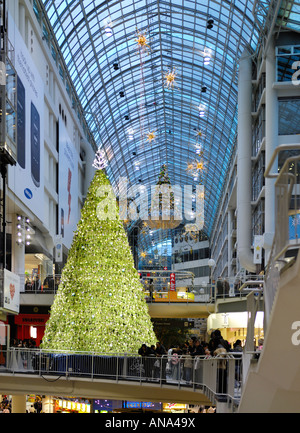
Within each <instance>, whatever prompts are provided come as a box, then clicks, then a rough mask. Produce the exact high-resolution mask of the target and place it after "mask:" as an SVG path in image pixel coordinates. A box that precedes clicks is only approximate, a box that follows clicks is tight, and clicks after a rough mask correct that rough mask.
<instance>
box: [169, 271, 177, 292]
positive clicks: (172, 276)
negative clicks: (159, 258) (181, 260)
mask: <svg viewBox="0 0 300 433" xmlns="http://www.w3.org/2000/svg"><path fill="white" fill-rule="evenodd" d="M175 290H176V280H175V274H174V272H172V273H171V274H170V291H175Z"/></svg>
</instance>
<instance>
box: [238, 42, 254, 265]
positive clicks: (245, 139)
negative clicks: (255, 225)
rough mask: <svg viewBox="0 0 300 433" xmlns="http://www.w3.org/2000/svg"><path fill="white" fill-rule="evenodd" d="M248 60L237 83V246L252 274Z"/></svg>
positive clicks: (244, 59)
mask: <svg viewBox="0 0 300 433" xmlns="http://www.w3.org/2000/svg"><path fill="white" fill-rule="evenodd" d="M251 110H252V59H251V55H250V53H249V52H248V50H245V51H244V53H243V54H242V56H241V58H240V64H239V82H238V140H237V141H238V147H237V246H238V251H237V252H238V259H239V262H240V265H241V267H243V268H245V269H246V270H247V271H249V272H255V265H254V263H253V253H252V251H251V224H252V219H251V213H252V209H251V192H252V191H251V188H252V182H251V155H252V116H251Z"/></svg>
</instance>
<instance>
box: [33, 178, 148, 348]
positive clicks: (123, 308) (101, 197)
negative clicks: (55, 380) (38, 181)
mask: <svg viewBox="0 0 300 433" xmlns="http://www.w3.org/2000/svg"><path fill="white" fill-rule="evenodd" d="M110 188H111V187H110V184H109V181H108V179H107V177H106V176H105V174H104V173H103V172H102V171H101V170H98V171H96V174H95V177H94V179H93V181H92V182H91V185H90V187H89V191H88V194H87V198H86V201H85V204H84V207H83V209H82V212H81V219H80V221H79V223H78V226H77V230H76V232H75V233H74V238H73V243H72V246H71V248H70V251H69V256H68V261H67V263H66V265H65V267H64V269H63V272H62V280H61V283H60V285H59V288H58V292H57V294H56V296H55V299H54V302H53V305H52V307H51V312H50V318H49V320H48V322H47V324H46V329H45V334H44V338H43V341H42V346H41V347H42V348H45V349H57V350H75V351H97V352H105V353H122V352H127V353H130V352H132V353H136V352H137V351H138V349H139V348H140V346H141V344H142V343H146V344H149V345H150V344H154V343H155V342H156V337H155V334H154V331H153V325H152V323H151V320H150V316H149V313H148V308H147V305H146V302H145V300H144V292H143V287H142V284H141V283H140V281H139V276H138V272H137V270H136V269H135V268H134V263H133V258H132V253H131V250H130V246H129V243H128V239H127V235H126V233H125V230H124V226H123V222H122V221H121V220H120V218H119V215H118V208H117V206H116V205H115V198H113V200H112V194H111V195H109V190H110ZM105 212H106V215H107V216H108V217H107V218H103V215H105Z"/></svg>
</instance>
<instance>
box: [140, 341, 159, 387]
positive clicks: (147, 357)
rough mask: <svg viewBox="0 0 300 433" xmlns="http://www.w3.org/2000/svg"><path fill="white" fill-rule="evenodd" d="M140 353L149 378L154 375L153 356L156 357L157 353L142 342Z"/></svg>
mask: <svg viewBox="0 0 300 433" xmlns="http://www.w3.org/2000/svg"><path fill="white" fill-rule="evenodd" d="M138 354H139V355H141V356H142V363H143V365H144V369H145V378H146V379H147V380H148V379H149V378H151V377H152V369H153V364H154V362H153V360H152V359H151V357H153V358H154V357H155V353H154V352H153V351H152V349H151V348H150V347H148V346H147V345H146V344H142V346H141V347H140V348H139V351H138Z"/></svg>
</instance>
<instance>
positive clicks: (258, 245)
mask: <svg viewBox="0 0 300 433" xmlns="http://www.w3.org/2000/svg"><path fill="white" fill-rule="evenodd" d="M262 247H263V236H259V235H256V236H254V258H253V263H254V264H259V265H260V264H261V262H262V254H261V253H262Z"/></svg>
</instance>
